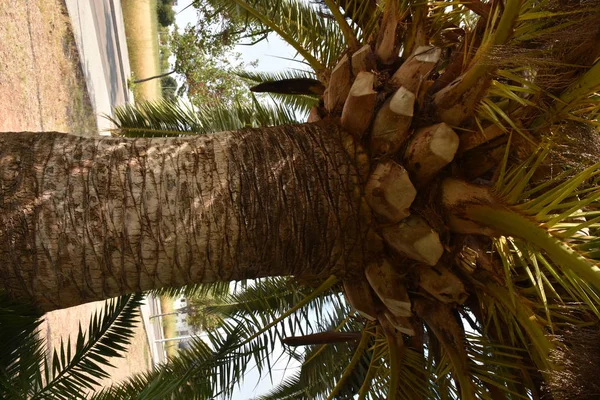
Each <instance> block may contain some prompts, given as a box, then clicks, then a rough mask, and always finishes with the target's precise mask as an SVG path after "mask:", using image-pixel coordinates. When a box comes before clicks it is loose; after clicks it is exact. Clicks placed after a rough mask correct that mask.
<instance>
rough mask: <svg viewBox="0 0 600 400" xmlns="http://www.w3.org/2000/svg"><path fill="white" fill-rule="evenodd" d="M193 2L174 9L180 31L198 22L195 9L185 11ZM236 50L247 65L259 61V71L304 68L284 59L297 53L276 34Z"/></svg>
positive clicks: (186, 0)
mask: <svg viewBox="0 0 600 400" xmlns="http://www.w3.org/2000/svg"><path fill="white" fill-rule="evenodd" d="M191 2H192V0H179V1H178V5H176V6H174V7H173V9H174V10H175V13H176V15H175V23H176V24H177V26H178V27H179V28H180V29H183V28H184V27H186V26H187V25H188V24H192V25H193V24H194V23H195V21H196V9H194V8H193V7H189V8H187V9H185V8H186V7H187V6H188V5H189V4H190V3H191ZM183 9H185V10H183ZM182 10H183V11H182ZM235 50H236V51H238V52H239V53H241V54H242V59H243V61H244V62H246V63H250V62H252V61H255V60H258V66H257V67H256V69H257V70H258V71H264V72H272V71H281V70H284V69H287V68H299V67H300V66H302V64H299V63H298V62H295V61H291V60H286V59H284V58H288V59H292V58H294V56H295V55H296V51H295V50H294V49H293V48H292V47H291V46H290V45H288V44H287V43H286V42H284V41H283V40H281V39H280V38H279V37H278V36H277V35H275V34H271V35H269V37H268V39H267V40H263V41H261V42H259V43H258V44H256V45H253V46H236V48H235Z"/></svg>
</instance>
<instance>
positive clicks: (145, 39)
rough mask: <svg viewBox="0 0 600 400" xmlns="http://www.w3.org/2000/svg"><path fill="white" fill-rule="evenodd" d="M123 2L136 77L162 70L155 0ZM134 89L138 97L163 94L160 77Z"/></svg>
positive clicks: (126, 29) (133, 70) (128, 0)
mask: <svg viewBox="0 0 600 400" xmlns="http://www.w3.org/2000/svg"><path fill="white" fill-rule="evenodd" d="M121 4H122V6H123V18H124V19H125V34H126V35H127V49H128V51H129V62H130V65H131V71H132V72H133V74H134V76H135V79H143V78H148V77H151V76H154V75H158V74H160V63H159V54H158V21H157V15H156V0H122V2H121ZM133 93H134V95H135V99H136V100H138V101H139V100H155V99H158V98H160V97H161V88H160V80H159V79H154V80H151V81H147V82H143V83H138V84H135V85H134V86H133Z"/></svg>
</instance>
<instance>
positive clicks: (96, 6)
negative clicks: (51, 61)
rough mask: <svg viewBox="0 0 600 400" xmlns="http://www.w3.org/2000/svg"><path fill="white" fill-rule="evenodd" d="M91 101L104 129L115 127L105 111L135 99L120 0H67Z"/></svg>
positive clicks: (109, 112) (101, 127)
mask: <svg viewBox="0 0 600 400" xmlns="http://www.w3.org/2000/svg"><path fill="white" fill-rule="evenodd" d="M66 4H67V10H68V12H69V16H70V18H71V25H72V27H73V33H74V35H75V42H76V44H77V49H78V51H79V56H80V59H81V64H82V65H81V66H82V69H83V73H84V75H85V79H86V84H87V88H88V92H89V94H90V100H91V102H92V106H93V107H94V111H95V112H96V114H97V121H98V128H99V129H100V131H104V130H106V129H109V128H111V125H110V122H109V121H108V120H107V119H106V118H104V117H103V116H102V115H103V114H109V115H110V114H111V112H112V108H113V107H114V106H117V105H121V104H125V103H128V102H130V101H132V99H133V96H132V94H131V93H130V92H129V90H128V89H127V78H128V77H129V76H131V70H130V67H129V56H128V53H127V43H126V41H125V27H124V23H123V15H122V12H121V1H120V0H66Z"/></svg>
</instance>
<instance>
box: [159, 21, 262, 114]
mask: <svg viewBox="0 0 600 400" xmlns="http://www.w3.org/2000/svg"><path fill="white" fill-rule="evenodd" d="M170 43H171V50H172V52H173V54H174V55H175V59H176V61H175V66H174V68H173V69H174V70H175V71H176V72H177V73H179V74H181V75H183V77H184V78H185V83H184V84H183V85H182V86H181V87H180V88H179V94H180V95H183V94H184V93H185V94H187V96H188V97H189V98H190V100H191V101H192V103H195V104H208V103H211V102H214V101H217V100H218V101H219V102H221V103H224V104H233V103H241V104H247V103H248V102H249V101H250V98H251V97H250V92H249V91H248V89H247V86H248V85H247V84H246V81H245V80H244V79H243V78H241V77H239V76H238V75H237V72H238V71H241V70H243V69H244V68H245V67H247V65H246V64H245V63H244V62H242V61H241V60H240V55H239V54H238V53H235V52H233V45H229V44H225V43H223V42H211V45H210V46H207V47H205V46H204V44H205V43H206V42H205V41H203V40H202V37H201V36H200V35H199V34H198V31H197V27H193V26H188V27H186V28H185V29H184V30H183V32H179V31H178V30H177V29H174V31H173V33H172V35H171V40H170Z"/></svg>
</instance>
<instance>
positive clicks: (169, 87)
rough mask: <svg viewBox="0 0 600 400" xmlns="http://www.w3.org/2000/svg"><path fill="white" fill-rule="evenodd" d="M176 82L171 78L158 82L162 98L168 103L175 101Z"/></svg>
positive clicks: (163, 78) (167, 77)
mask: <svg viewBox="0 0 600 400" xmlns="http://www.w3.org/2000/svg"><path fill="white" fill-rule="evenodd" d="M177 85H178V83H177V80H176V79H175V78H173V77H172V76H165V77H162V78H161V80H160V86H161V90H162V96H163V98H164V99H165V100H168V101H177V95H176V93H177Z"/></svg>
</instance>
